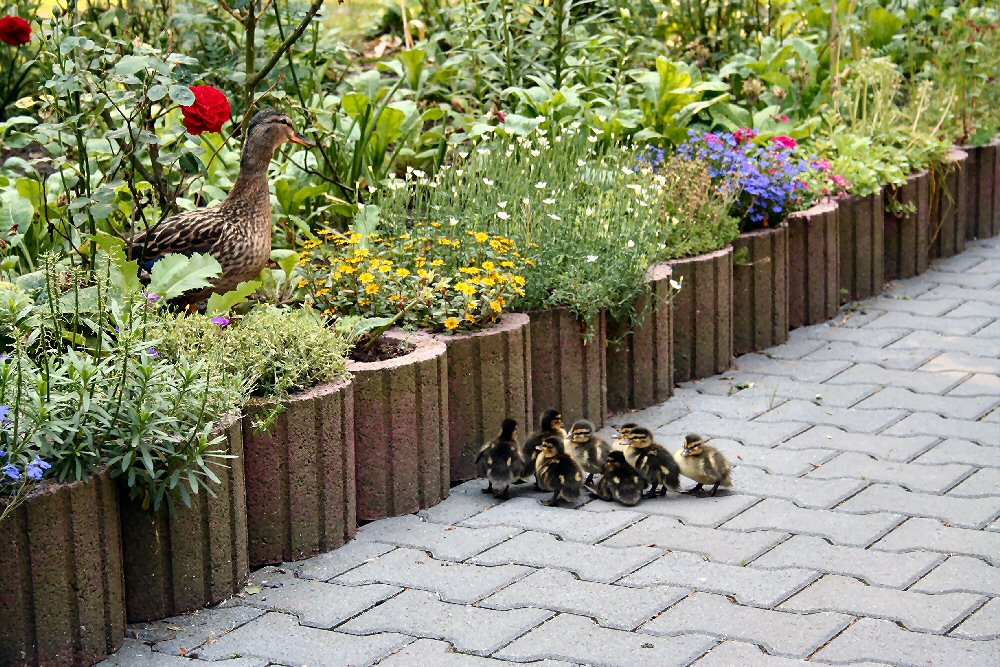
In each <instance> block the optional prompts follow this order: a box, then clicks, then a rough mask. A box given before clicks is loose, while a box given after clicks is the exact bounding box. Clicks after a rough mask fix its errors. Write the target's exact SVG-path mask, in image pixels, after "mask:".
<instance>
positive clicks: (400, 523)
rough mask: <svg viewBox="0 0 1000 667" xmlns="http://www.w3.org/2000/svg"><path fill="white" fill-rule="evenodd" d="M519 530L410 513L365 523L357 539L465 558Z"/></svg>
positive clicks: (449, 556)
mask: <svg viewBox="0 0 1000 667" xmlns="http://www.w3.org/2000/svg"><path fill="white" fill-rule="evenodd" d="M481 495H482V494H481ZM518 532H519V531H518V529H516V528H507V527H504V526H495V527H494V526H487V527H484V528H465V527H462V526H447V525H444V524H440V523H434V522H430V521H422V520H421V519H420V517H417V516H414V515H412V514H409V515H406V516H398V517H393V518H390V519H385V520H383V521H375V522H373V523H370V524H368V525H367V526H362V527H361V529H360V530H358V537H357V539H358V540H370V541H372V542H384V543H386V544H396V545H399V546H404V547H412V548H414V549H423V550H425V551H430V552H431V553H432V554H434V557H435V558H440V559H442V560H465V559H466V558H469V557H470V556H474V555H476V554H477V553H479V552H481V551H484V550H486V549H489V548H490V547H492V546H494V545H496V544H499V543H500V542H503V541H504V540H507V539H510V538H511V537H512V536H513V535H516V534H517V533H518Z"/></svg>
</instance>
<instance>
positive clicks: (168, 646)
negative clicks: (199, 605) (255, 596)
mask: <svg viewBox="0 0 1000 667" xmlns="http://www.w3.org/2000/svg"><path fill="white" fill-rule="evenodd" d="M263 613H264V612H263V611H261V610H260V609H254V608H252V607H242V606H240V607H237V606H232V607H217V608H215V609H200V610H198V611H196V612H193V613H191V614H185V615H184V616H178V617H177V618H171V619H169V620H166V621H154V622H152V623H137V624H135V625H133V626H131V627H130V628H129V631H128V634H129V636H130V637H136V638H138V639H140V640H142V641H143V642H146V643H147V644H152V645H153V649H155V650H156V651H159V652H162V653H170V654H172V655H180V653H181V651H182V650H184V651H191V650H193V649H196V648H197V647H199V646H201V645H202V644H204V643H205V642H209V641H213V640H214V639H215V638H216V637H221V636H222V635H224V634H226V633H227V632H230V631H232V630H234V629H235V628H238V627H239V626H241V625H243V624H244V623H249V622H250V621H252V620H253V619H255V618H257V617H258V616H260V615H261V614H263Z"/></svg>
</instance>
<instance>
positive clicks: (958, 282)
mask: <svg viewBox="0 0 1000 667" xmlns="http://www.w3.org/2000/svg"><path fill="white" fill-rule="evenodd" d="M980 264H981V262H980ZM921 278H923V279H924V280H929V281H930V282H932V283H938V284H940V285H955V286H956V287H969V288H972V289H989V288H991V287H993V286H995V285H996V284H997V283H998V282H1000V275H998V274H996V273H994V272H992V271H990V272H988V273H981V272H974V271H963V272H961V273H957V272H950V271H949V272H944V271H936V270H931V271H928V272H927V273H925V274H924V275H922V276H921Z"/></svg>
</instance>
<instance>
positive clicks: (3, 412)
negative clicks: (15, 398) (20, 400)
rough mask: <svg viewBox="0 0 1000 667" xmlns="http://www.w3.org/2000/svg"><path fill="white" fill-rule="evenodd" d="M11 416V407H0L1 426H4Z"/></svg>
mask: <svg viewBox="0 0 1000 667" xmlns="http://www.w3.org/2000/svg"><path fill="white" fill-rule="evenodd" d="M9 414H10V406H9V405H0V424H3V423H4V422H5V421H7V416H8V415H9Z"/></svg>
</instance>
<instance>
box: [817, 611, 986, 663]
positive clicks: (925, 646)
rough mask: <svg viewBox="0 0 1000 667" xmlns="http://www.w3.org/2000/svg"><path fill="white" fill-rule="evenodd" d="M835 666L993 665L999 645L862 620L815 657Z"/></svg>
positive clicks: (884, 622)
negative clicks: (873, 663) (875, 663)
mask: <svg viewBox="0 0 1000 667" xmlns="http://www.w3.org/2000/svg"><path fill="white" fill-rule="evenodd" d="M815 660H816V661H819V662H833V663H838V664H844V663H852V662H855V661H858V660H875V661H880V662H887V663H890V664H893V665H928V664H932V665H965V664H983V665H994V664H997V661H998V660H1000V642H996V641H989V642H976V641H971V640H968V639H957V638H952V637H938V636H935V635H929V634H923V633H919V632H910V631H907V630H904V629H903V628H901V627H899V626H898V625H896V624H895V623H893V622H892V621H882V620H878V619H874V618H863V619H861V620H860V621H858V622H857V623H855V624H854V625H852V626H851V627H849V628H848V629H847V630H845V631H844V632H842V633H840V634H839V635H838V636H837V637H835V638H834V639H833V641H831V642H830V643H829V644H827V645H826V646H825V647H824V648H823V649H822V650H820V651H819V652H818V653H817V654H816V655H815Z"/></svg>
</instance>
